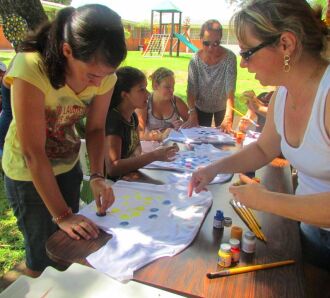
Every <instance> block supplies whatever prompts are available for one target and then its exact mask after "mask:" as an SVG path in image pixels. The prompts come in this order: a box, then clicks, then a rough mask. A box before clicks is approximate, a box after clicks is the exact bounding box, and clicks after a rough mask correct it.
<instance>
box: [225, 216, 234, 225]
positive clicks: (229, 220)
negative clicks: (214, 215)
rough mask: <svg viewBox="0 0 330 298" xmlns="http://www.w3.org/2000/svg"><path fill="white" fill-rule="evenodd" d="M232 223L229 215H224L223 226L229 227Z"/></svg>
mask: <svg viewBox="0 0 330 298" xmlns="http://www.w3.org/2000/svg"><path fill="white" fill-rule="evenodd" d="M232 223H233V221H232V219H231V217H225V218H224V220H223V225H224V226H225V227H230V226H231V224H232Z"/></svg>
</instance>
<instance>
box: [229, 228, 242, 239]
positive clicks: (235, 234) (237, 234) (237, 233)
mask: <svg viewBox="0 0 330 298" xmlns="http://www.w3.org/2000/svg"><path fill="white" fill-rule="evenodd" d="M242 234H243V230H242V228H241V227H238V226H232V228H231V231H230V238H234V239H238V240H239V241H241V240H242Z"/></svg>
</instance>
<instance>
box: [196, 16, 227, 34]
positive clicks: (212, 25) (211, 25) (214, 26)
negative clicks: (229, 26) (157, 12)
mask: <svg viewBox="0 0 330 298" xmlns="http://www.w3.org/2000/svg"><path fill="white" fill-rule="evenodd" d="M205 31H214V32H217V33H219V34H220V39H221V38H222V26H221V24H220V22H219V21H218V20H213V19H212V20H208V21H206V22H205V23H204V24H203V25H202V27H201V31H200V33H199V37H200V38H203V37H204V33H205Z"/></svg>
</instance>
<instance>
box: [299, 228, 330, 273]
mask: <svg viewBox="0 0 330 298" xmlns="http://www.w3.org/2000/svg"><path fill="white" fill-rule="evenodd" d="M300 235H301V242H302V252H303V259H304V260H305V261H306V262H308V263H311V264H313V265H315V266H318V267H320V268H323V269H326V270H328V271H329V272H330V231H326V230H323V229H320V228H318V227H315V226H312V225H308V224H305V223H301V224H300Z"/></svg>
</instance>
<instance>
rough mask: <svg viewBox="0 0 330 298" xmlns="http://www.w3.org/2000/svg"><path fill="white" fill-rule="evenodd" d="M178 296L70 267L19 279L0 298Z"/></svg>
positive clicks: (78, 265)
mask: <svg viewBox="0 0 330 298" xmlns="http://www.w3.org/2000/svg"><path fill="white" fill-rule="evenodd" d="M137 293H138V297H146V298H154V297H164V298H171V297H173V298H174V297H182V296H179V295H176V294H172V293H170V292H167V291H164V290H160V289H158V288H154V287H151V286H148V285H144V284H142V283H138V282H135V281H130V282H127V283H125V284H124V283H120V282H118V281H116V280H114V279H112V278H111V277H109V276H107V275H105V274H102V273H100V272H98V271H96V270H95V269H93V268H90V267H86V266H83V265H80V264H72V265H71V266H70V267H69V268H68V269H67V270H65V271H58V270H56V269H54V268H53V267H47V268H46V269H45V270H44V272H43V273H42V274H41V276H40V277H38V278H30V277H27V276H24V275H22V276H20V277H19V278H18V279H17V280H16V281H15V282H14V283H13V284H11V285H10V286H9V287H8V288H7V289H6V290H4V291H3V292H2V293H1V294H0V297H3V298H5V297H6V298H10V297H12V298H35V297H47V298H59V297H60V298H72V297H79V298H108V297H121V298H131V297H137Z"/></svg>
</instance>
